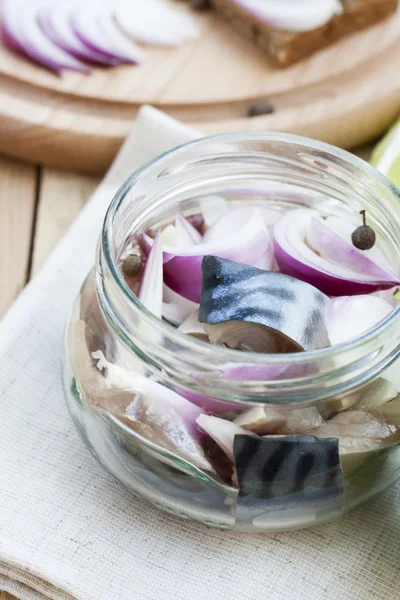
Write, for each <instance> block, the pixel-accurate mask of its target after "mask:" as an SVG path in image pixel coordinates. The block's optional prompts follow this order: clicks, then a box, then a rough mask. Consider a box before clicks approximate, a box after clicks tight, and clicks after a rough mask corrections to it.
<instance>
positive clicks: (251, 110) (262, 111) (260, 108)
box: [247, 98, 275, 117]
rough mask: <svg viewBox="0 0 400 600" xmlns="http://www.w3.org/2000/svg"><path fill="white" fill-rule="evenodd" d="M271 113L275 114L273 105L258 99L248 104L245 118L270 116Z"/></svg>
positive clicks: (263, 99)
mask: <svg viewBox="0 0 400 600" xmlns="http://www.w3.org/2000/svg"><path fill="white" fill-rule="evenodd" d="M273 112H275V108H274V106H273V104H271V102H270V101H269V100H266V99H265V98H259V100H256V101H255V102H253V103H252V104H250V106H249V107H248V109H247V116H248V117H260V116H261V115H270V114H271V113H273Z"/></svg>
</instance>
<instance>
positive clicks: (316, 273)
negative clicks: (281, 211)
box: [274, 209, 399, 296]
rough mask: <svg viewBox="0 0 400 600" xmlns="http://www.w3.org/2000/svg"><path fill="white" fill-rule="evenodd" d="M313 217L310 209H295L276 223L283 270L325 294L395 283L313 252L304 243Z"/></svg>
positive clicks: (277, 253)
mask: <svg viewBox="0 0 400 600" xmlns="http://www.w3.org/2000/svg"><path fill="white" fill-rule="evenodd" d="M313 216H314V215H313V213H312V212H311V211H310V210H303V209H300V210H294V211H291V212H288V213H286V214H285V216H284V217H283V218H282V219H281V220H280V221H278V223H277V224H276V225H275V227H274V245H275V258H276V261H277V263H278V265H279V268H280V270H281V272H282V273H285V274H286V275H291V276H292V277H296V278H297V279H300V280H302V281H306V282H308V283H310V284H311V285H313V286H314V287H316V288H318V289H319V290H321V292H324V293H325V294H327V295H328V296H345V295H346V296H353V295H356V294H365V293H369V292H374V291H377V290H380V289H387V288H390V287H393V286H395V285H398V283H399V281H398V279H397V278H396V277H393V278H392V279H388V278H376V277H373V276H371V275H367V274H366V273H358V272H356V271H354V270H351V269H349V268H347V267H344V266H342V265H339V264H336V263H333V262H331V261H329V260H327V259H325V258H323V257H322V256H318V254H316V253H315V252H313V250H312V249H311V248H310V247H309V246H308V245H307V243H306V234H307V230H308V228H309V225H310V222H311V218H312V217H313Z"/></svg>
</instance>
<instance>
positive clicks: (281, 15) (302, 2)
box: [233, 0, 343, 31]
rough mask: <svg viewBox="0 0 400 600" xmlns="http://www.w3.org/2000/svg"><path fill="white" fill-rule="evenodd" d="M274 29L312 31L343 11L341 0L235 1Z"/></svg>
mask: <svg viewBox="0 0 400 600" xmlns="http://www.w3.org/2000/svg"><path fill="white" fill-rule="evenodd" d="M233 1H234V3H235V4H238V5H239V6H241V7H242V8H243V9H244V10H246V11H248V12H249V13H250V14H252V15H254V16H255V17H256V18H257V19H259V20H260V21H265V22H266V23H268V25H270V26H271V27H273V28H274V29H283V30H287V31H310V30H312V29H316V28H318V27H321V25H324V24H325V23H327V22H328V21H329V19H330V18H331V17H332V16H333V15H335V14H338V13H341V12H342V11H343V8H342V5H341V3H340V2H339V0H295V1H294V2H293V1H292V0H279V1H277V0H233Z"/></svg>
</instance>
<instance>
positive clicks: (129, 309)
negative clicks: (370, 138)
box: [98, 133, 400, 401]
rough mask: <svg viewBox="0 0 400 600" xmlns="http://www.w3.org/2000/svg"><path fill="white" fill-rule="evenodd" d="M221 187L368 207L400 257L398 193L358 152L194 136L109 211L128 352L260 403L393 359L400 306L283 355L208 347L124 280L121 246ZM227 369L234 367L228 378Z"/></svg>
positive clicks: (106, 246)
mask: <svg viewBox="0 0 400 600" xmlns="http://www.w3.org/2000/svg"><path fill="white" fill-rule="evenodd" d="M216 194H217V195H224V197H227V198H228V200H229V201H230V202H231V203H233V205H234V204H235V203H243V202H254V200H255V199H258V198H263V199H266V198H267V199H268V202H269V204H271V205H272V206H278V205H279V204H280V203H284V204H285V205H286V206H287V205H288V204H290V205H291V206H297V207H299V206H305V205H306V206H313V207H318V210H322V211H324V212H326V213H327V214H335V212H337V211H338V210H340V211H341V213H342V214H343V212H344V213H346V212H347V213H348V214H350V213H354V212H358V211H359V210H361V209H367V211H368V214H369V217H370V219H371V221H372V222H373V224H374V227H376V228H377V230H378V231H380V232H381V233H382V234H384V236H385V238H386V241H387V244H388V246H390V247H391V249H392V250H393V251H394V252H395V253H396V255H397V257H398V258H399V264H400V247H399V244H398V242H397V240H399V239H400V226H399V225H400V219H399V216H400V204H399V198H400V196H399V192H398V191H397V189H396V188H395V187H394V186H393V185H392V184H391V183H390V182H389V181H388V180H387V179H386V178H385V177H384V176H383V175H381V174H380V173H379V172H378V171H376V170H375V169H374V168H373V167H371V166H370V165H368V164H367V163H365V162H364V161H362V160H361V159H359V158H357V157H355V156H353V155H351V154H349V153H347V152H345V151H343V150H339V149H337V148H334V147H332V146H329V145H327V144H323V143H320V142H315V141H313V140H309V139H306V138H302V137H298V136H292V135H284V134H264V133H260V134H257V133H256V134H227V135H222V136H214V137H211V138H203V139H201V140H196V141H193V142H190V143H188V144H185V145H183V146H180V147H178V148H176V149H174V150H172V151H170V152H167V153H165V154H163V155H162V156H160V157H157V158H156V159H154V160H152V161H150V162H149V163H147V164H146V165H144V166H143V167H142V168H141V169H139V170H138V171H136V172H135V173H134V174H133V175H132V176H131V177H130V178H129V180H128V181H127V182H126V183H125V184H124V185H123V186H122V187H121V189H120V190H119V192H118V193H117V195H116V196H115V198H114V200H113V202H112V203H111V205H110V208H109V211H108V213H107V216H106V220H105V223H104V229H103V236H102V244H101V250H100V257H99V265H100V266H99V268H100V269H101V278H99V290H98V293H99V299H100V303H101V306H102V308H103V310H104V313H105V315H106V317H107V319H108V321H109V323H110V325H111V326H112V327H113V329H114V331H116V332H117V334H118V335H119V337H120V338H121V339H123V340H124V342H125V343H126V344H127V345H128V346H129V347H130V348H131V350H133V351H134V352H135V353H136V352H138V353H139V354H140V355H141V357H142V358H144V360H145V361H146V362H147V363H148V364H152V365H153V367H154V368H155V369H156V370H158V371H165V372H168V373H169V376H171V374H172V377H176V378H177V379H178V380H181V381H184V382H185V385H186V384H187V385H189V387H192V388H193V389H196V388H197V387H198V388H199V389H200V388H201V389H203V388H204V385H207V386H208V387H210V388H212V389H213V391H214V393H215V390H216V391H217V394H219V397H222V396H224V395H225V394H226V395H229V397H230V398H231V397H232V393H233V394H234V395H236V396H237V397H238V398H240V399H241V400H243V399H244V400H249V399H251V400H254V399H256V398H257V397H258V396H260V397H262V399H263V401H265V396H266V395H267V396H269V397H271V398H273V399H275V401H287V399H288V398H289V400H290V401H292V400H296V401H301V399H302V398H303V397H304V398H306V397H308V396H309V394H310V391H312V392H313V393H319V394H322V395H324V394H325V395H329V394H331V393H338V390H339V391H346V390H347V389H349V387H354V386H356V385H359V384H360V383H362V382H363V381H366V380H368V379H370V378H372V377H373V376H374V375H375V374H376V372H378V371H379V369H381V368H382V365H384V364H389V363H390V362H391V361H392V360H394V359H395V358H396V357H397V355H398V353H399V336H400V319H399V311H400V308H399V307H397V308H395V309H394V310H393V311H392V312H391V313H390V314H389V315H388V316H387V317H386V318H385V319H384V320H383V321H381V322H380V323H379V324H378V325H377V326H375V327H374V328H373V329H370V330H369V331H367V332H366V333H365V334H364V335H362V336H361V337H359V338H356V339H354V340H351V341H349V342H345V343H342V344H338V345H336V346H331V347H328V348H324V349H319V350H313V351H308V352H303V353H296V354H279V355H274V354H257V353H251V352H248V353H242V352H240V351H238V350H233V349H229V348H225V347H219V346H211V345H210V344H206V343H205V342H202V341H201V340H198V339H195V338H191V337H190V336H186V335H184V334H182V333H180V332H179V331H177V330H176V329H175V328H174V327H173V326H171V325H169V324H168V323H166V322H163V321H161V320H159V319H157V318H156V317H154V316H153V315H152V314H151V313H149V312H148V311H147V310H146V309H145V308H144V307H143V306H142V304H141V303H140V301H139V300H138V299H137V297H136V296H135V295H134V294H133V292H132V291H131V290H130V288H129V287H128V286H127V285H126V283H125V280H124V278H123V276H122V274H121V272H120V269H119V267H118V265H117V262H118V257H119V255H120V253H121V252H122V251H123V248H124V244H126V242H127V239H128V238H129V236H132V235H138V234H140V233H143V231H145V230H146V229H148V228H149V227H150V226H154V225H156V224H157V225H161V224H163V223H167V222H168V221H169V220H171V218H172V217H173V216H174V215H175V213H176V211H177V207H178V206H179V208H180V210H182V209H184V210H187V211H191V210H196V209H197V208H198V206H199V204H200V203H201V202H204V201H205V200H206V199H207V198H209V199H210V197H212V196H213V195H216ZM211 201H212V200H211ZM139 323H140V327H137V325H138V324H139ZM161 346H162V349H161ZM166 347H169V348H170V356H168V353H166V352H165V350H166ZM175 354H176V355H177V356H179V359H178V358H177V356H174V355H175ZM183 356H185V359H184V360H183V359H182V357H183ZM179 362H180V364H179ZM281 367H282V373H281V374H280V373H279V369H280V368H281ZM263 369H264V377H262V375H263ZM257 370H258V371H257ZM256 371H257V377H256V380H255V379H254V377H255V372H256ZM221 373H222V374H225V376H222V377H221ZM226 373H230V374H231V375H230V377H229V376H228V380H227V377H226ZM232 373H233V374H234V376H232ZM246 373H247V376H248V374H249V373H250V375H251V377H250V379H246ZM271 373H274V376H273V379H272V380H271V377H270V375H271ZM265 374H269V377H268V376H265ZM232 377H233V378H232ZM267 387H268V390H266V388H267ZM271 401H272V400H271Z"/></svg>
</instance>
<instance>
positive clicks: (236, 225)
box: [204, 204, 283, 242]
mask: <svg viewBox="0 0 400 600" xmlns="http://www.w3.org/2000/svg"><path fill="white" fill-rule="evenodd" d="M254 214H257V215H258V217H260V216H262V219H263V221H264V223H265V226H266V227H267V229H268V231H269V232H270V233H271V234H272V233H273V228H274V226H275V225H276V223H277V222H278V221H279V220H280V219H281V218H282V216H283V211H280V210H278V209H275V208H270V207H268V206H262V205H257V204H252V205H250V206H238V207H237V208H233V209H231V210H230V211H228V212H227V213H226V214H224V215H222V216H221V217H220V218H219V219H218V220H217V221H216V222H215V223H214V224H213V225H212V226H211V227H210V228H209V229H208V230H207V231H206V233H205V234H204V241H205V242H214V241H219V240H222V239H225V238H226V237H227V236H230V235H232V232H234V231H238V230H239V229H240V228H241V227H242V226H243V223H244V222H246V221H248V220H249V219H250V218H251V217H252V216H254Z"/></svg>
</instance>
